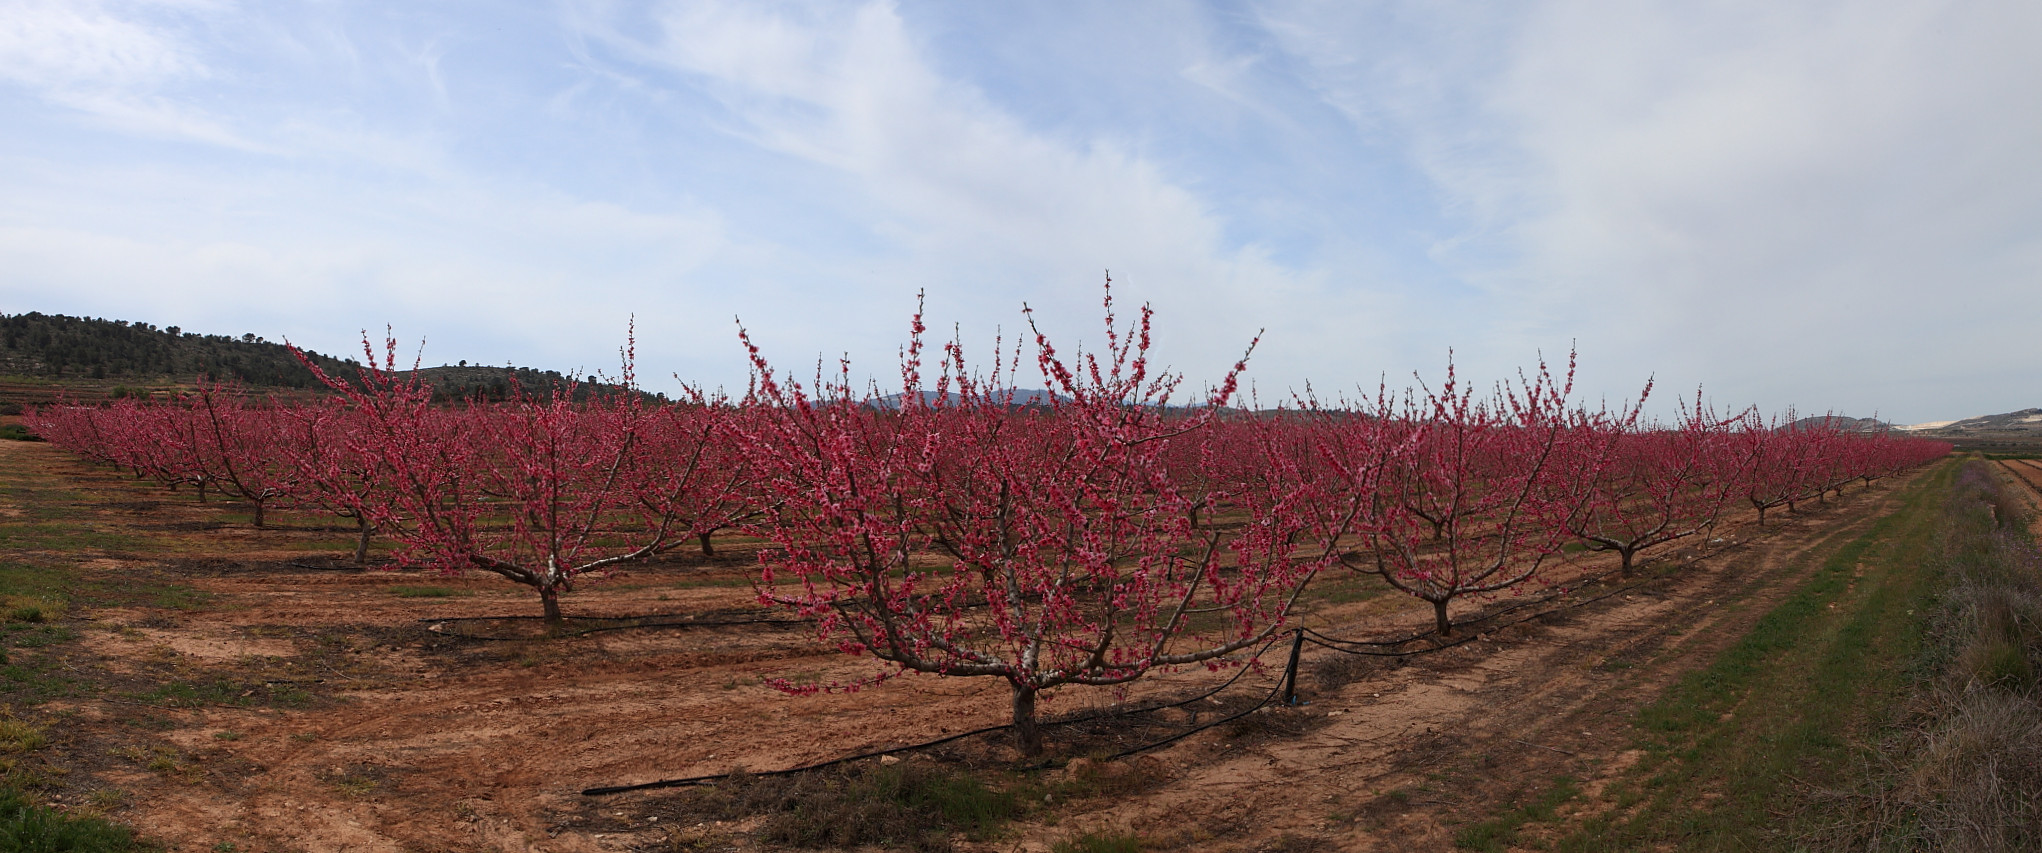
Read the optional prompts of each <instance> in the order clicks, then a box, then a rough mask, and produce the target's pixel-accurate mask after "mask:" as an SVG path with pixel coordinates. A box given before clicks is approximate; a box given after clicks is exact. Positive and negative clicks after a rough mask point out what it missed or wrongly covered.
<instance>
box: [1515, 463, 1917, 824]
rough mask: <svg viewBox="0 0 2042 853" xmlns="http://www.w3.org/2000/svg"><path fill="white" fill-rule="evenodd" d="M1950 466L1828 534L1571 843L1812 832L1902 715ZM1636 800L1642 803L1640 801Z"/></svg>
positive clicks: (1656, 711) (1669, 707)
mask: <svg viewBox="0 0 2042 853" xmlns="http://www.w3.org/2000/svg"><path fill="white" fill-rule="evenodd" d="M1954 471H1955V467H1954V466H1945V467H1943V468H1942V469H1940V470H1938V471H1935V472H1932V473H1931V474H1930V475H1929V476H1927V477H1925V478H1923V479H1921V480H1917V481H1916V482H1915V483H1914V484H1913V485H1911V486H1910V487H1909V489H1908V491H1906V492H1904V493H1902V495H1901V496H1900V498H1901V505H1900V507H1899V508H1898V509H1897V510H1896V511H1894V512H1893V513H1891V514H1889V515H1887V516H1885V517H1882V518H1880V519H1878V520H1876V521H1875V522H1873V523H1872V524H1871V525H1870V526H1869V527H1868V528H1866V529H1865V530H1864V531H1863V532H1862V533H1860V534H1857V535H1855V536H1851V535H1849V534H1847V533H1836V534H1832V535H1831V536H1830V537H1829V538H1828V539H1827V540H1826V541H1823V542H1820V543H1818V544H1817V546H1816V547H1815V548H1813V549H1811V550H1810V551H1808V552H1807V555H1806V556H1804V558H1803V559H1809V560H1820V561H1821V562H1820V564H1819V565H1818V567H1817V568H1816V569H1815V571H1814V572H1813V573H1812V575H1811V576H1810V577H1809V578H1808V579H1807V580H1806V581H1805V582H1803V583H1802V585H1801V586H1800V587H1799V588H1798V589H1796V590H1795V591H1794V592H1793V593H1792V594H1791V595H1789V596H1788V597H1787V599H1786V600H1785V601H1783V602H1781V603H1780V604H1779V605H1777V606H1776V607H1774V608H1773V609H1772V610H1771V611H1770V612H1768V613H1767V614H1765V615H1764V616H1763V617H1761V618H1760V619H1759V620H1758V623H1757V624H1756V625H1755V626H1754V627H1753V629H1752V630H1751V632H1750V633H1749V634H1747V635H1746V636H1744V637H1743V638H1742V639H1740V640H1739V641H1738V642H1737V643H1736V644H1734V645H1732V646H1731V647H1730V648H1729V649H1727V650H1725V651H1724V652H1723V653H1722V654H1721V655H1719V656H1718V657H1717V658H1716V660H1715V661H1714V662H1712V663H1711V664H1710V665H1709V666H1708V667H1707V668H1705V669H1703V670H1701V671H1698V672H1694V673H1691V674H1689V675H1688V676H1687V677H1685V678H1683V679H1681V681H1680V682H1679V683H1678V684H1677V685H1675V686H1674V687H1673V688H1672V689H1671V690H1669V691H1668V692H1667V694H1666V695H1665V696H1663V697H1662V698H1661V699H1660V700H1659V701H1657V702H1655V703H1653V704H1652V705H1651V706H1649V707H1647V708H1645V709H1644V710H1643V711H1641V712H1640V713H1639V714H1638V716H1637V718H1636V719H1635V721H1634V724H1635V729H1636V732H1637V739H1638V745H1639V746H1640V747H1641V748H1643V750H1644V751H1645V758H1644V759H1642V760H1641V761H1640V762H1639V764H1638V766H1637V768H1635V769H1634V770H1633V771H1632V773H1631V774H1630V775H1629V777H1627V778H1626V779H1625V780H1622V781H1621V782H1620V784H1618V785H1614V786H1612V792H1613V796H1614V797H1615V798H1616V799H1617V802H1618V806H1619V808H1618V809H1616V810H1612V811H1609V812H1605V813H1604V814H1603V816H1600V817H1597V818H1593V819H1590V820H1588V821H1584V822H1583V823H1582V824H1581V825H1579V826H1578V827H1576V828H1575V829H1576V831H1575V832H1574V833H1573V834H1571V835H1569V836H1567V837H1565V838H1563V839H1561V841H1560V842H1559V843H1558V844H1557V845H1556V848H1555V849H1558V850H1562V851H1628V850H1641V849H1679V850H1772V849H1788V848H1791V847H1793V846H1795V843H1796V841H1795V840H1796V839H1798V838H1800V837H1802V836H1803V835H1804V834H1806V833H1807V832H1808V831H1809V830H1810V829H1811V828H1814V826H1815V823H1814V821H1815V818H1814V817H1813V810H1812V809H1809V808H1804V807H1803V806H1804V805H1806V800H1807V798H1808V797H1809V796H1810V795H1811V792H1812V790H1813V789H1814V788H1821V787H1837V786H1842V787H1849V782H1850V780H1851V774H1852V772H1853V769H1854V768H1855V767H1857V766H1860V765H1861V764H1862V762H1863V761H1864V760H1865V759H1866V758H1867V756H1868V754H1869V751H1870V747H1869V746H1867V745H1865V741H1866V738H1867V736H1868V734H1869V733H1870V732H1873V731H1875V730H1876V729H1877V728H1878V727H1879V726H1881V725H1882V724H1884V722H1885V721H1886V720H1887V719H1888V718H1889V717H1890V715H1892V714H1893V713H1895V710H1894V708H1893V705H1894V703H1895V702H1896V699H1895V697H1896V696H1898V695H1900V693H1901V691H1902V690H1904V688H1905V686H1906V683H1907V679H1908V675H1907V672H1908V670H1909V664H1910V662H1911V661H1912V660H1913V659H1914V657H1915V656H1916V655H1917V654H1918V651H1919V649H1920V647H1921V644H1922V636H1923V633H1922V632H1923V624H1922V619H1921V617H1919V616H1917V615H1915V614H1916V613H1917V612H1922V611H1923V610H1924V609H1925V607H1926V604H1927V603H1928V602H1929V601H1931V600H1932V596H1933V595H1934V593H1935V591H1936V579H1937V574H1936V572H1935V571H1934V570H1932V569H1931V568H1929V562H1930V561H1929V557H1930V555H1931V553H1932V551H1933V548H1934V545H1935V543H1936V536H1937V532H1938V527H1939V517H1940V512H1939V511H1938V510H1939V508H1940V506H1941V504H1942V500H1943V498H1944V496H1945V495H1947V494H1948V492H1949V489H1950V483H1951V480H1952V477H1953V474H1954ZM1633 806H1635V808H1632V807H1633Z"/></svg>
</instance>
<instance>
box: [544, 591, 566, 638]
mask: <svg viewBox="0 0 2042 853" xmlns="http://www.w3.org/2000/svg"><path fill="white" fill-rule="evenodd" d="M539 604H540V605H542V606H544V607H545V608H546V633H548V634H558V633H560V632H561V630H562V629H564V628H566V627H567V620H566V619H565V618H563V617H562V616H561V615H560V590H558V589H555V588H553V587H550V586H542V587H539Z"/></svg>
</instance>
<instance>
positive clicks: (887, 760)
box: [879, 755, 900, 767]
mask: <svg viewBox="0 0 2042 853" xmlns="http://www.w3.org/2000/svg"><path fill="white" fill-rule="evenodd" d="M879 763H880V764H883V765H886V766H887V767H892V766H894V765H896V764H899V763H900V756H898V755H882V756H880V757H879Z"/></svg>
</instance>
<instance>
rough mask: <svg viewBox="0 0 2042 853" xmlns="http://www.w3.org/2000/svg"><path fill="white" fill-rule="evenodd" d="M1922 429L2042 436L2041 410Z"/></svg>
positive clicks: (1986, 417)
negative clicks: (2022, 433) (2020, 433)
mask: <svg viewBox="0 0 2042 853" xmlns="http://www.w3.org/2000/svg"><path fill="white" fill-rule="evenodd" d="M1923 427H1925V428H1928V429H1933V430H1935V431H1936V432H1945V433H1980V432H2010V433H2019V432H2026V433H2037V434H2042V409H2022V410H2020V411H2018V412H2007V413H2006V414H2003V415H1979V416H1978V417H1975V418H1965V419H1963V420H1961V421H1951V422H1948V423H1944V424H1939V425H1936V426H1933V427H1929V425H1927V424H1923Z"/></svg>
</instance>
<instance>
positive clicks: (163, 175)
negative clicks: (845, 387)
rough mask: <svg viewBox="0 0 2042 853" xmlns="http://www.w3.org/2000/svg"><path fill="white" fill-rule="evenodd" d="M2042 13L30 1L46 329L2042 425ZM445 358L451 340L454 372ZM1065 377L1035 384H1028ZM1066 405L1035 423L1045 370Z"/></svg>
mask: <svg viewBox="0 0 2042 853" xmlns="http://www.w3.org/2000/svg"><path fill="white" fill-rule="evenodd" d="M2036 44H2042V4H2036V3H2032V2H2018V0H2003V1H2002V0H1974V2H1930V1H1929V0H1923V2H1889V0H1837V1H1836V2H1795V0H1753V1H1752V2H1744V1H1743V0H1664V2H1654V0H1611V2H1572V1H1571V0H1522V2H1510V3H1495V2H1490V3H1475V2H1462V0H1434V1H1433V2H1395V1H1394V0H1393V1H1392V2H1366V0H1269V2H1243V3H1195V2H1124V3H1122V2H1116V3H1097V2H1030V3H1005V4H994V3H955V2H919V0H901V2H872V3H854V2H846V3H776V2H762V0H728V1H727V2H609V0H560V2H544V0H533V2H502V0H488V2H484V0H469V2H463V0H448V2H433V3H421V2H416V0H395V1H394V2H374V1H373V0H363V2H338V1H337V0H264V1H263V2H247V3H237V2H232V0H4V2H0V116H4V118H0V313H10V314H18V313H25V312H28V311H41V312H43V313H52V314H72V315H84V316H97V317H105V318H109V319H123V320H132V321H141V322H150V323H155V324H157V325H159V326H168V325H178V326H181V327H183V328H184V329H186V330H192V331H205V332H211V333H219V334H229V335H235V336H239V335H241V334H243V333H253V334H256V335H260V336H262V337H265V338H268V339H270V340H284V339H288V340H290V341H292V342H295V343H298V344H301V345H304V346H307V347H310V348H313V349H316V350H319V351H322V352H327V353H336V354H338V353H350V352H357V353H358V352H359V351H360V341H361V338H362V335H363V334H364V330H366V332H367V333H368V334H370V335H373V336H375V337H377V338H378V339H379V340H380V338H381V337H382V335H383V334H384V331H385V329H386V328H387V329H389V330H390V331H391V332H392V333H393V334H394V335H395V336H396V337H397V339H399V340H400V341H402V342H403V350H404V352H405V353H406V354H407V357H409V355H410V354H415V353H417V352H419V348H420V346H421V345H422V347H423V355H422V357H423V358H424V360H425V362H426V363H428V364H438V363H451V362H455V361H458V360H466V361H469V362H471V363H483V364H508V363H515V364H519V365H525V366H536V367H541V368H549V369H561V370H574V371H577V372H581V371H589V370H605V371H608V372H612V373H614V372H615V371H616V369H617V364H618V361H619V350H620V348H622V347H623V346H624V344H625V342H626V338H627V331H628V330H630V329H633V328H635V341H636V356H637V366H638V374H639V379H640V381H641V383H643V384H645V385H646V386H647V387H650V388H653V389H656V390H665V389H668V388H673V387H677V386H678V385H679V384H680V383H682V382H687V383H690V384H696V385H702V386H707V387H710V388H716V387H724V388H728V389H733V390H741V389H742V388H743V387H744V383H745V381H746V361H745V357H744V350H743V348H742V347H741V345H740V344H739V342H738V339H737V329H738V326H739V324H740V323H741V324H742V325H743V327H744V328H746V329H748V330H749V332H750V333H751V335H752V337H753V339H754V340H755V341H756V342H757V343H758V344H759V345H760V346H761V348H762V350H763V351H764V353H765V355H766V356H767V358H768V359H769V360H771V361H772V362H773V363H774V364H775V365H776V366H777V367H780V368H783V369H787V370H790V371H792V372H794V373H796V374H803V373H806V374H812V373H813V371H814V370H815V369H816V365H817V364H818V363H819V362H827V363H829V364H834V363H835V362H836V361H837V359H838V358H840V357H846V356H847V357H849V358H850V359H851V361H852V364H853V366H854V368H853V369H854V371H856V372H858V373H859V374H860V375H861V376H863V375H869V376H872V377H875V378H876V379H877V380H878V381H881V382H886V381H895V382H896V383H897V379H895V378H894V377H897V375H898V367H897V364H898V357H899V349H900V346H901V344H902V343H903V342H904V340H905V338H906V336H907V333H908V324H909V318H910V316H911V315H912V314H913V313H914V311H915V307H916V304H917V298H918V294H920V295H922V296H921V298H923V299H925V300H926V312H927V318H928V322H929V324H930V326H931V327H932V331H931V335H932V336H933V337H935V338H938V339H947V338H949V337H952V336H953V335H954V336H956V337H959V338H961V339H962V341H963V343H964V345H965V349H966V351H967V352H968V353H970V354H972V355H973V357H974V358H976V359H977V360H978V362H979V363H981V364H983V363H986V362H988V361H989V360H990V358H991V355H992V352H993V350H994V346H995V341H996V340H1004V341H1006V342H1007V345H1009V346H1011V345H1012V342H1013V341H1014V340H1015V339H1016V336H1017V335H1021V334H1023V333H1025V332H1026V330H1027V323H1028V319H1027V317H1026V316H1024V315H1023V313H1022V309H1023V306H1024V305H1025V306H1027V307H1029V308H1032V309H1033V314H1032V316H1033V317H1034V318H1035V320H1036V323H1037V325H1038V326H1039V327H1040V328H1041V330H1042V331H1043V332H1045V333H1046V334H1048V335H1049V336H1050V337H1051V338H1052V340H1054V341H1055V342H1056V343H1057V344H1058V346H1059V347H1060V348H1061V349H1064V350H1066V351H1069V350H1072V349H1076V348H1079V347H1081V346H1082V347H1089V348H1092V349H1094V350H1096V349H1097V348H1098V347H1099V346H1101V345H1102V344H1103V343H1104V341H1105V334H1104V325H1103V323H1102V320H1103V313H1102V305H1101V302H1102V295H1103V292H1104V291H1103V289H1102V285H1103V284H1104V282H1105V280H1106V277H1107V275H1108V274H1109V271H1110V275H1111V277H1112V280H1113V291H1112V292H1113V296H1114V299H1115V302H1116V306H1117V307H1118V308H1119V310H1120V317H1121V319H1122V321H1123V322H1125V321H1126V320H1127V319H1129V318H1130V317H1132V316H1133V315H1134V314H1135V312H1136V309H1137V307H1138V306H1140V305H1143V304H1147V305H1149V306H1151V307H1152V308H1153V309H1154V311H1155V321H1154V322H1155V349H1154V359H1155V360H1156V361H1157V362H1159V363H1162V364H1166V365H1168V366H1170V367H1171V368H1173V369H1174V370H1177V371H1180V372H1181V373H1183V374H1184V375H1185V377H1186V381H1187V382H1188V383H1189V384H1190V385H1192V386H1194V387H1197V386H1202V385H1204V384H1206V383H1211V382H1215V381H1217V380H1218V379H1219V378H1220V377H1221V376H1222V375H1223V374H1224V373H1225V372H1226V370H1227V368H1228V367H1229V366H1230V365H1231V364H1233V363H1234V362H1235V361H1236V360H1238V359H1239V358H1240V357H1241V354H1242V353H1243V352H1244V351H1245V350H1246V349H1247V347H1248V346H1249V344H1250V342H1251V341H1255V340H1256V339H1257V336H1258V334H1259V335H1260V338H1259V343H1257V344H1256V346H1255V348H1254V352H1253V355H1252V358H1251V360H1250V362H1249V368H1248V371H1247V373H1246V379H1247V380H1248V381H1249V382H1251V383H1252V387H1253V389H1254V392H1255V394H1256V396H1257V398H1258V399H1259V400H1260V401H1262V402H1263V403H1264V404H1269V403H1272V402H1279V401H1282V400H1285V399H1288V398H1290V396H1291V395H1293V394H1295V393H1300V392H1302V391H1303V390H1304V389H1306V388H1307V387H1308V386H1309V387H1310V388H1311V389H1313V391H1314V392H1316V393H1317V394H1319V395H1320V396H1322V397H1335V396H1338V395H1340V394H1343V393H1347V394H1352V393H1355V392H1356V389H1373V388H1375V387H1376V386H1377V385H1378V384H1379V383H1382V382H1385V381H1387V382H1388V383H1389V384H1391V385H1392V386H1396V387H1401V386H1403V385H1407V384H1410V383H1411V382H1412V381H1413V377H1414V375H1418V376H1422V377H1423V378H1424V379H1425V381H1427V382H1430V383H1437V381H1438V380H1439V378H1440V377H1441V376H1443V374H1444V371H1445V368H1446V365H1447V364H1448V362H1449V359H1451V360H1452V362H1453V363H1454V364H1455V365H1456V367H1457V369H1458V371H1459V373H1460V375H1461V376H1462V377H1464V378H1473V379H1476V380H1478V381H1480V382H1485V383H1486V382H1489V381H1494V380H1499V379H1506V378H1510V377H1514V376H1515V375H1516V374H1517V371H1519V370H1520V369H1529V368H1532V367H1535V366H1536V365H1537V364H1538V362H1539V360H1540V359H1541V358H1543V359H1545V360H1547V361H1549V362H1552V363H1554V364H1556V365H1559V364H1563V363H1564V362H1565V361H1566V359H1567V354H1568V352H1569V351H1570V350H1573V351H1576V352H1578V359H1579V364H1580V371H1579V374H1578V380H1579V381H1578V392H1579V394H1580V395H1581V397H1582V399H1583V400H1584V401H1586V402H1589V403H1591V404H1594V403H1596V402H1598V401H1604V400H1607V401H1610V402H1612V403H1616V402H1619V401H1622V400H1625V399H1628V398H1631V397H1635V396H1636V395H1637V394H1638V392H1639V390H1640V388H1641V387H1642V386H1643V385H1644V384H1645V382H1646V381H1647V380H1648V379H1652V380H1654V381H1655V382H1656V383H1657V386H1656V389H1655V391H1654V394H1653V398H1654V404H1653V410H1654V411H1657V412H1662V413H1667V412H1671V410H1672V407H1673V406H1674V404H1675V401H1676V400H1679V399H1683V398H1685V399H1689V400H1691V399H1692V398H1693V397H1694V395H1695V393H1696V389H1698V388H1699V389H1700V390H1701V393H1702V394H1703V395H1704V396H1705V398H1706V399H1707V400H1708V401H1710V402H1711V403H1712V404H1713V405H1715V406H1717V407H1719V408H1726V409H1734V408H1741V407H1743V406H1746V405H1756V406H1758V407H1760V408H1761V409H1762V410H1764V411H1767V412H1779V411H1782V410H1784V409H1786V408H1788V407H1795V408H1797V409H1799V410H1800V411H1801V412H1802V413H1804V414H1807V413H1820V412H1824V411H1834V412H1838V413H1847V414H1850V415H1852V416H1870V415H1874V414H1876V415H1878V416H1880V417H1882V418H1884V419H1887V420H1890V421H1894V422H1898V423H1916V422H1922V421H1931V420H1946V419H1954V418H1961V417H1967V416H1972V415H1980V414H1991V413H1999V412H2006V411H2013V410H2017V409H2022V408H2028V407H2034V406H2042V336H2038V335H2037V334H2036V331H2037V327H2038V324H2042V51H2038V50H2034V49H2033V46H2034V45H2036ZM421 342H422V343H421ZM1031 380H1032V381H1031ZM1021 384H1022V385H1031V386H1040V385H1042V384H1043V383H1042V382H1041V381H1040V379H1039V378H1036V377H1024V379H1023V381H1022V382H1021Z"/></svg>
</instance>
